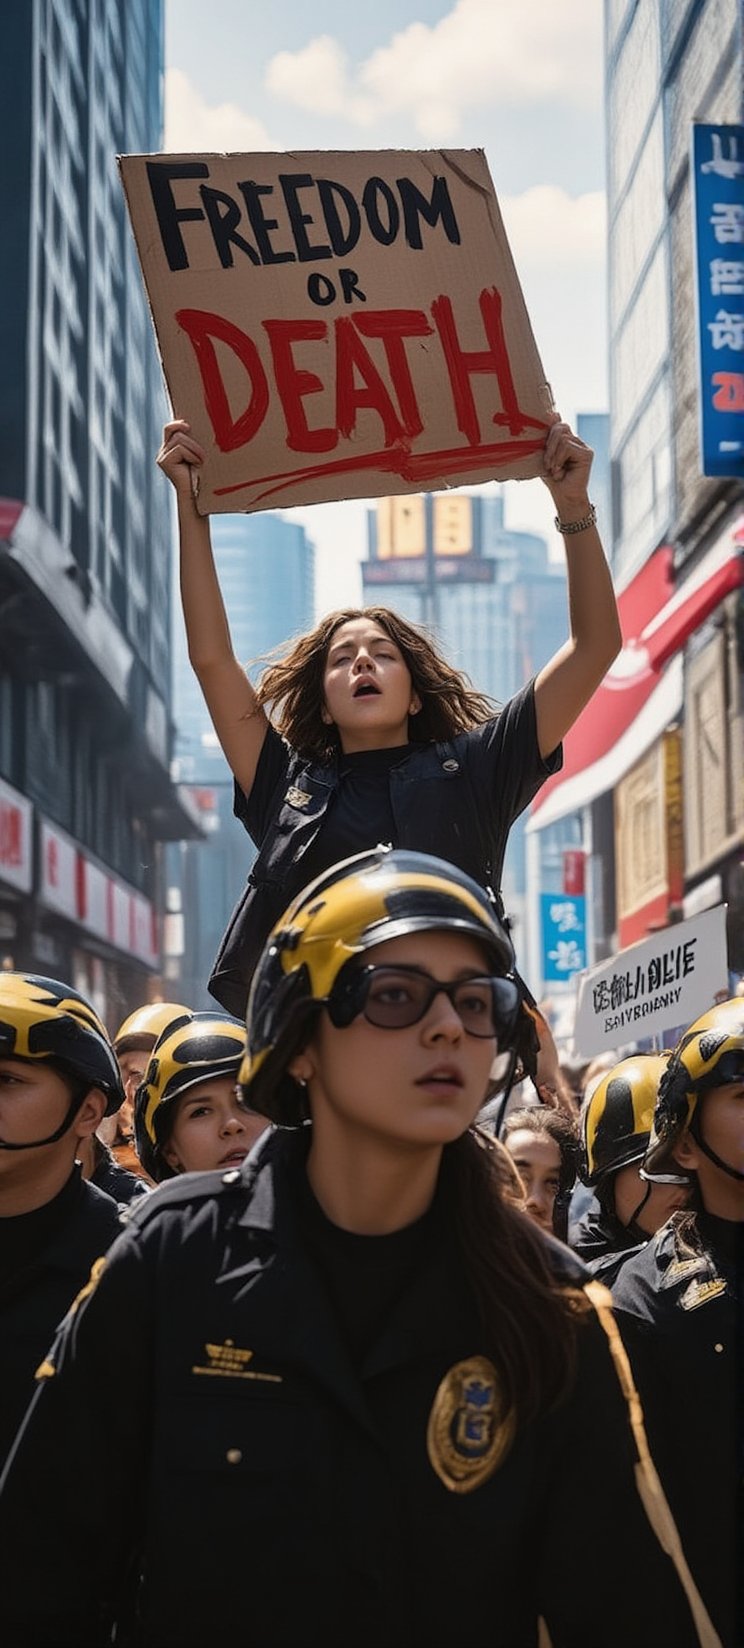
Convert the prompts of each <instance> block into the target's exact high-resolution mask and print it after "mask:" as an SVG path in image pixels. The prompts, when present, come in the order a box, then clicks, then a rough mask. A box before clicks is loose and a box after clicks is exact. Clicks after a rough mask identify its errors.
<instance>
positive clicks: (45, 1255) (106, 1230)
mask: <svg viewBox="0 0 744 1648" xmlns="http://www.w3.org/2000/svg"><path fill="white" fill-rule="evenodd" d="M40 1211H41V1212H42V1215H43V1212H44V1210H40ZM49 1214H50V1217H49V1219H47V1220H45V1225H44V1237H43V1245H42V1246H41V1247H37V1246H34V1248H33V1251H32V1254H31V1256H30V1258H28V1259H27V1260H24V1259H23V1256H22V1250H21V1253H20V1254H19V1253H18V1252H15V1253H14V1262H13V1264H12V1266H10V1267H8V1266H7V1265H6V1264H3V1266H2V1268H1V1270H0V1463H1V1462H2V1461H3V1460H4V1459H5V1456H6V1454H7V1452H8V1450H9V1448H10V1446H11V1443H12V1442H13V1438H14V1436H15V1434H16V1431H17V1429H18V1426H19V1425H20V1423H21V1420H22V1418H23V1415H24V1413H25V1411H26V1408H27V1407H28V1404H29V1402H30V1401H31V1398H32V1396H33V1394H34V1374H35V1373H36V1369H37V1368H38V1366H39V1363H40V1362H41V1361H42V1359H43V1357H44V1355H45V1354H46V1351H47V1350H48V1349H49V1346H50V1344H51V1342H52V1339H53V1338H54V1334H55V1332H56V1329H57V1327H58V1325H59V1323H60V1322H61V1321H62V1318H63V1316H64V1315H65V1312H66V1311H67V1310H69V1308H70V1305H71V1304H72V1301H73V1299H74V1298H75V1295H76V1293H78V1292H79V1290H80V1288H81V1287H82V1286H83V1285H84V1283H85V1282H87V1280H88V1277H89V1275H90V1270H91V1266H92V1264H93V1263H94V1261H95V1260H96V1259H97V1258H98V1257H99V1255H100V1254H102V1253H105V1252H106V1249H107V1248H109V1247H110V1246H111V1243H112V1242H113V1241H114V1238H115V1237H116V1236H118V1235H119V1232H120V1230H121V1228H122V1226H121V1220H120V1217H119V1209H118V1207H117V1205H116V1203H115V1202H114V1201H112V1199H111V1197H110V1196H106V1195H104V1193H103V1191H102V1190H98V1189H96V1187H95V1186H94V1185H91V1184H88V1183H86V1182H85V1180H83V1179H82V1178H81V1177H80V1169H79V1167H77V1166H76V1168H75V1170H74V1172H73V1174H72V1176H71V1178H70V1179H69V1181H68V1183H67V1185H65V1187H64V1189H63V1190H62V1191H61V1192H60V1194H59V1196H58V1197H55V1199H54V1204H50V1208H49ZM31 1217H32V1218H33V1215H32V1216H31ZM26 1218H27V1216H26V1215H23V1214H22V1215H20V1219H21V1220H25V1219H26ZM0 1225H1V1226H4V1227H6V1230H7V1228H8V1227H10V1226H11V1225H12V1226H17V1225H18V1221H17V1220H16V1219H7V1220H6V1219H2V1220H0ZM8 1234H11V1232H10V1231H8ZM2 1237H3V1232H2V1231H0V1252H2Z"/></svg>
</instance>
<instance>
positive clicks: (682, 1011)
mask: <svg viewBox="0 0 744 1648" xmlns="http://www.w3.org/2000/svg"><path fill="white" fill-rule="evenodd" d="M720 991H724V992H726V993H728V963H727V956H726V905H725V904H717V905H716V906H715V908H714V909H712V910H704V911H703V912H702V914H701V915H699V916H695V917H694V918H693V920H691V921H682V922H679V924H678V925H676V926H674V927H665V928H663V929H662V931H661V932H659V933H654V935H653V937H652V938H644V939H642V940H641V942H640V943H639V944H631V945H630V946H629V947H628V949H627V950H621V951H620V953H619V954H618V955H617V956H614V957H613V958H612V960H610V961H603V962H600V964H599V965H598V966H597V967H591V968H590V969H589V971H588V972H586V973H583V974H582V976H581V980H580V983H579V1000H578V1006H577V1009H576V1024H575V1027H574V1042H575V1045H576V1050H577V1052H578V1053H579V1054H580V1055H581V1057H582V1058H585V1059H589V1058H593V1057H594V1055H595V1054H596V1053H604V1052H606V1051H608V1050H610V1049H612V1048H613V1047H619V1046H622V1045H623V1043H625V1042H630V1041H640V1040H643V1039H645V1038H646V1037H648V1036H657V1035H659V1034H660V1032H661V1031H662V1030H669V1029H671V1028H673V1027H674V1026H677V1025H685V1026H686V1025H688V1024H692V1022H693V1020H694V1019H696V1018H699V1017H700V1014H701V1013H705V1012H707V1010H708V1008H709V1007H712V1006H713V1005H714V1000H715V997H716V995H717V994H718V993H719V992H720Z"/></svg>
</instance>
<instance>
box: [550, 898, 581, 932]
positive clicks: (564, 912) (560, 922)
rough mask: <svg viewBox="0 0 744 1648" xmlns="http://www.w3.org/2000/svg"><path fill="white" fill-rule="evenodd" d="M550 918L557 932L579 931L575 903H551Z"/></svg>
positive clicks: (579, 923)
mask: <svg viewBox="0 0 744 1648" xmlns="http://www.w3.org/2000/svg"><path fill="white" fill-rule="evenodd" d="M550 918H551V921H552V922H553V925H554V926H555V927H557V928H558V931H559V933H578V932H580V931H581V922H580V920H579V914H578V911H577V909H576V905H575V904H572V903H566V904H551V906H550Z"/></svg>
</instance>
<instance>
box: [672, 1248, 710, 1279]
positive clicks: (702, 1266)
mask: <svg viewBox="0 0 744 1648" xmlns="http://www.w3.org/2000/svg"><path fill="white" fill-rule="evenodd" d="M707 1268H708V1261H707V1259H706V1257H705V1254H704V1253H700V1254H699V1255H698V1256H697V1258H695V1259H674V1260H673V1261H672V1263H671V1265H670V1266H669V1268H668V1270H667V1272H666V1275H665V1277H664V1280H663V1282H662V1284H661V1286H662V1287H669V1286H670V1285H671V1283H672V1282H681V1281H682V1278H683V1276H695V1275H699V1273H700V1271H701V1270H707Z"/></svg>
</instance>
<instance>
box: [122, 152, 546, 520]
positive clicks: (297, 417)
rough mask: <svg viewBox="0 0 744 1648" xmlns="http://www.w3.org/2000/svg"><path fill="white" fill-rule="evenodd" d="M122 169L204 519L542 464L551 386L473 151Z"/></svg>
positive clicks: (214, 158)
mask: <svg viewBox="0 0 744 1648" xmlns="http://www.w3.org/2000/svg"><path fill="white" fill-rule="evenodd" d="M120 167H121V174H122V179H123V183H124V189H125V192H126V198H127V204H128V207H129V213H130V217H131V220H132V225H133V229H134V234H135V238H136V241H137V247H138V251H139V257H140V262H141V265H142V271H143V275H144V279H145V284H146V286H147V291H148V295H149V299H150V306H151V310H152V316H153V321H154V324H155V330H156V333H157V337H158V343H159V347H160V352H161V357H162V361H163V368H164V371H165V376H166V379H167V382H168V387H169V390H170V394H171V399H172V402H173V405H174V408H176V409H177V411H178V414H179V415H181V416H187V417H188V419H189V421H190V423H191V425H192V430H193V434H194V435H195V437H196V438H197V439H198V440H199V441H200V443H201V444H202V445H203V446H204V448H205V450H206V453H207V458H206V462H205V464H204V466H203V470H202V474H201V477H200V484H199V493H198V498H197V506H198V508H199V510H200V511H201V512H202V513H204V514H209V513H213V512H214V511H220V510H222V511H229V512H232V511H235V510H255V509H264V508H266V507H273V506H276V505H292V504H307V503H320V502H326V501H328V500H330V499H335V498H359V497H380V496H383V495H386V494H389V493H395V494H400V493H409V492H418V491H421V490H426V491H439V490H442V489H443V488H445V487H448V486H456V485H463V484H466V483H478V482H482V481H484V480H487V479H489V478H492V477H502V478H503V477H506V476H517V477H525V476H531V475H537V474H539V473H540V471H541V453H542V448H543V445H544V442H545V435H546V430H547V428H548V426H549V424H550V422H551V418H552V412H553V409H552V395H551V391H550V387H549V385H548V384H547V383H546V380H545V373H544V371H543V368H542V365H541V362H540V357H539V355H538V352H537V347H536V344H535V340H534V338H533V335H532V329H531V326H530V322H529V317H528V314H527V309H526V307H525V303H524V299H523V296H522V292H521V288H520V285H519V280H518V278H517V274H516V270H515V268H514V263H513V261H512V256H511V252H510V249H509V245H508V242H507V239H506V234H505V231H504V226H503V223H502V220H501V214H500V212H499V207H498V202H497V199H496V195H495V192H494V187H493V183H492V181H491V176H490V173H489V170H488V165H487V162H486V158H485V155H484V154H483V152H482V151H481V150H478V149H472V150H446V151H444V150H428V151H425V152H416V151H405V152H398V153H396V152H395V151H394V150H389V151H388V150H386V151H376V152H368V153H327V154H326V153H308V154H299V155H298V154H292V155H287V154H252V155H215V154H209V155H126V156H124V157H122V158H121V159H120Z"/></svg>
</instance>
